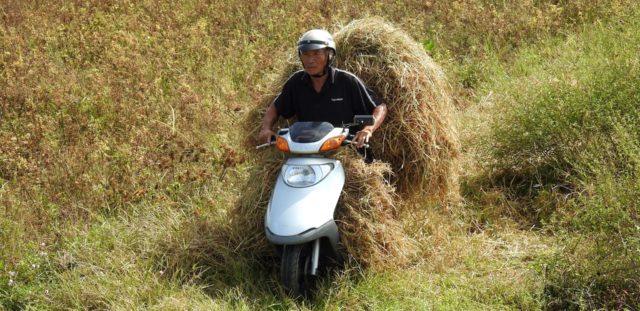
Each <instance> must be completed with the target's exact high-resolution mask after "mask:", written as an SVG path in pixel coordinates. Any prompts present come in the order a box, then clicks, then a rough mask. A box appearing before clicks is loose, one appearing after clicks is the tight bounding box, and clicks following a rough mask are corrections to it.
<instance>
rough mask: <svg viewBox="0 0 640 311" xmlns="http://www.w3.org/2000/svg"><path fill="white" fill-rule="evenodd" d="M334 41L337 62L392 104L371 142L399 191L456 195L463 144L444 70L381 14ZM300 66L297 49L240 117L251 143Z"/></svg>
mask: <svg viewBox="0 0 640 311" xmlns="http://www.w3.org/2000/svg"><path fill="white" fill-rule="evenodd" d="M334 39H335V41H336V46H337V49H338V56H337V57H336V64H335V65H336V67H337V68H341V69H345V70H348V71H350V72H352V73H354V74H356V75H357V76H358V77H360V78H361V79H362V80H363V81H364V82H365V84H366V85H367V86H368V87H370V88H371V89H373V90H374V91H375V92H376V93H377V94H378V95H379V96H381V97H382V98H383V99H384V102H385V103H386V104H387V106H388V108H389V113H388V115H387V119H386V120H385V122H384V123H383V125H382V127H381V128H380V129H379V130H378V131H377V132H376V133H375V134H374V137H373V139H372V141H371V146H372V148H373V153H374V154H375V155H376V158H377V159H379V160H382V161H384V162H386V163H389V164H390V165H391V168H392V170H393V173H394V176H395V178H394V185H396V187H397V188H398V189H397V191H398V193H399V194H401V195H402V196H403V197H414V196H415V195H420V196H421V197H422V198H424V199H427V200H435V201H440V202H443V203H449V202H451V201H455V200H456V199H457V198H458V159H459V149H460V145H459V142H458V138H457V132H456V130H455V128H454V127H453V121H452V120H451V118H452V114H453V109H454V108H453V107H454V106H453V100H452V98H451V96H450V94H449V85H448V84H447V81H446V79H445V75H444V72H443V71H442V69H441V68H440V67H439V66H438V65H437V64H436V63H435V62H434V61H433V60H432V59H431V57H429V55H427V54H426V53H425V51H424V49H423V48H422V46H421V45H420V44H418V43H417V42H415V41H414V40H413V39H412V38H411V37H409V36H408V35H407V34H406V33H405V32H403V31H402V30H400V29H398V28H395V27H393V26H391V25H389V24H387V23H386V22H384V20H382V19H380V18H365V19H361V20H356V21H353V22H351V23H350V24H348V25H346V26H344V27H343V28H342V29H341V30H340V31H338V32H337V33H335V35H334ZM300 69H301V67H300V61H299V59H298V57H297V55H295V56H291V57H290V58H289V61H288V62H287V63H286V65H285V68H284V70H283V71H282V74H281V76H280V78H279V79H277V81H276V82H275V83H274V84H273V86H272V88H271V90H270V91H268V92H266V94H265V96H264V97H263V98H262V100H261V101H260V103H259V105H258V107H257V108H256V109H253V110H252V111H251V112H250V113H249V116H248V118H247V120H246V122H245V126H246V129H247V132H248V133H250V135H249V138H250V142H249V144H255V140H254V137H256V136H257V133H258V131H259V127H258V126H259V124H260V120H261V119H262V116H263V115H264V111H265V109H266V108H267V107H268V106H269V105H270V104H271V103H272V102H273V100H274V99H275V97H276V96H277V95H278V94H279V93H280V90H281V89H282V85H283V84H284V82H285V81H286V80H287V79H288V78H289V77H290V76H291V74H293V73H294V72H296V71H297V70H300ZM281 124H282V125H283V126H286V125H285V123H281Z"/></svg>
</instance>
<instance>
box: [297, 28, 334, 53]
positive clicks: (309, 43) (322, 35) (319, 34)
mask: <svg viewBox="0 0 640 311" xmlns="http://www.w3.org/2000/svg"><path fill="white" fill-rule="evenodd" d="M324 48H328V49H330V50H332V51H333V55H335V54H336V43H335V42H334V41H333V37H332V36H331V34H330V33H329V32H328V31H326V30H323V29H312V30H309V31H307V32H305V33H304V34H303V35H302V37H300V39H299V40H298V54H302V52H304V51H308V50H317V49H324Z"/></svg>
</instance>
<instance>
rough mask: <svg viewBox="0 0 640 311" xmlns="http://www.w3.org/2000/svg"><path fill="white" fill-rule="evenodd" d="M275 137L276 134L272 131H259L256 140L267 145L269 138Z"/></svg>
mask: <svg viewBox="0 0 640 311" xmlns="http://www.w3.org/2000/svg"><path fill="white" fill-rule="evenodd" d="M273 136H276V132H274V131H273V130H272V129H265V128H263V129H261V130H260V134H258V140H259V141H260V142H261V143H269V142H271V137H273Z"/></svg>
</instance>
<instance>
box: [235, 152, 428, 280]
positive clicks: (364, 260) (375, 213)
mask: <svg viewBox="0 0 640 311" xmlns="http://www.w3.org/2000/svg"><path fill="white" fill-rule="evenodd" d="M265 153H266V154H263V155H264V157H260V160H258V163H257V165H256V166H255V170H254V172H253V174H252V176H251V178H250V179H249V180H248V182H247V184H246V185H245V187H244V189H243V191H242V193H243V195H242V198H241V200H240V202H239V203H238V204H237V205H236V206H235V207H234V208H233V209H232V210H231V212H230V224H229V226H228V230H227V231H226V232H225V233H224V234H225V235H226V237H225V239H227V240H229V241H230V242H231V243H230V244H232V245H234V248H235V250H236V251H237V252H238V254H240V255H243V256H245V257H263V258H264V257H268V256H272V255H273V248H272V247H271V246H270V244H269V242H268V241H267V240H266V237H265V234H264V214H265V212H266V207H267V204H268V201H269V198H270V195H271V192H272V190H273V186H274V184H275V180H276V177H277V175H278V173H279V169H280V167H281V166H282V164H283V162H284V158H282V157H281V156H278V155H275V154H274V152H269V151H267V152H265ZM334 156H335V157H336V158H337V159H339V160H340V161H341V162H342V164H343V165H344V167H345V172H346V174H347V182H346V184H345V187H344V189H343V191H342V194H341V197H340V201H339V203H338V207H337V209H336V215H335V219H336V222H337V224H338V228H339V230H340V235H341V239H340V243H341V245H342V246H343V247H344V248H345V250H346V253H347V255H348V256H349V257H351V258H352V259H353V260H354V261H355V262H357V263H358V264H360V265H361V266H362V267H364V268H372V269H377V270H383V269H385V268H390V267H398V266H403V265H405V264H409V263H410V261H411V258H413V255H415V254H416V251H417V247H416V244H415V242H414V241H413V239H411V238H408V237H407V235H406V234H405V233H404V228H403V226H402V223H401V222H400V220H399V219H398V217H397V214H398V204H400V203H401V202H402V201H401V200H400V199H399V197H398V196H397V195H396V194H395V190H394V187H393V186H391V185H390V184H389V183H388V182H386V181H385V176H390V174H391V168H390V166H389V165H388V164H386V163H383V162H378V161H376V162H374V163H372V164H365V163H364V161H363V159H362V157H361V156H360V155H358V154H357V153H356V152H355V151H354V150H352V149H344V150H342V151H340V152H338V153H337V154H335V155H334Z"/></svg>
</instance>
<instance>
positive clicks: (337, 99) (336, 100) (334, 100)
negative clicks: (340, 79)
mask: <svg viewBox="0 0 640 311" xmlns="http://www.w3.org/2000/svg"><path fill="white" fill-rule="evenodd" d="M343 99H344V98H342V97H338V98H332V99H331V101H332V102H340V101H342V100H343Z"/></svg>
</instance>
